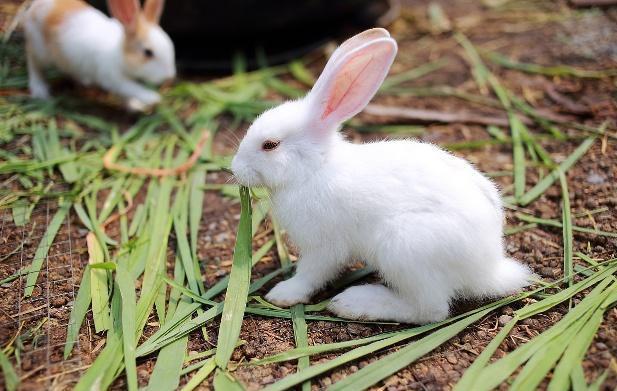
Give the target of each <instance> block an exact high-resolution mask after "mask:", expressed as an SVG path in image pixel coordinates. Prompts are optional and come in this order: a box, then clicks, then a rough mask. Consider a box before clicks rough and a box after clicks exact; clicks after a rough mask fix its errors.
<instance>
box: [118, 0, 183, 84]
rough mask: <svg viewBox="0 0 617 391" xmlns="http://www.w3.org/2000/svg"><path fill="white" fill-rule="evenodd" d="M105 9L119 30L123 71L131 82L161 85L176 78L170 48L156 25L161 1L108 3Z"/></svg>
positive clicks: (162, 32)
mask: <svg viewBox="0 0 617 391" xmlns="http://www.w3.org/2000/svg"><path fill="white" fill-rule="evenodd" d="M107 4H108V8H109V10H110V13H111V14H112V16H113V17H114V18H116V19H117V20H118V21H119V22H120V23H121V24H122V26H123V28H124V32H125V40H124V47H123V50H124V52H123V58H124V68H125V69H124V71H125V73H126V74H127V75H129V76H130V77H131V78H134V79H139V80H143V81H145V82H148V83H153V84H161V83H163V82H164V81H166V80H170V79H173V78H174V77H175V76H176V65H175V52H174V45H173V43H172V41H171V39H170V38H169V36H168V35H167V33H166V32H165V31H163V29H162V28H161V26H160V25H159V21H160V18H161V13H162V12H163V5H164V0H146V2H145V4H144V8H143V10H141V8H140V5H139V0H108V1H107Z"/></svg>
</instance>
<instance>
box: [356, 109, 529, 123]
mask: <svg viewBox="0 0 617 391" xmlns="http://www.w3.org/2000/svg"><path fill="white" fill-rule="evenodd" d="M364 112H365V113H367V114H371V115H377V116H381V117H397V118H405V119H411V120H416V121H422V122H442V123H456V122H462V123H475V124H481V125H498V126H508V118H507V117H506V116H505V115H495V116H487V115H482V114H475V113H469V112H443V111H437V110H425V109H410V108H407V107H396V106H382V105H375V104H370V105H368V106H366V109H364ZM521 119H522V121H523V122H524V123H525V124H527V125H530V124H532V121H531V119H529V118H527V117H521Z"/></svg>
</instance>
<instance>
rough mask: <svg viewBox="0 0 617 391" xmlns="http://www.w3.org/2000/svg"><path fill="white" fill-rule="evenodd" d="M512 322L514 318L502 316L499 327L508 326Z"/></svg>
mask: <svg viewBox="0 0 617 391" xmlns="http://www.w3.org/2000/svg"><path fill="white" fill-rule="evenodd" d="M511 320H512V317H511V316H510V315H501V316H500V317H499V325H500V326H505V325H506V324H508V322H510V321H511Z"/></svg>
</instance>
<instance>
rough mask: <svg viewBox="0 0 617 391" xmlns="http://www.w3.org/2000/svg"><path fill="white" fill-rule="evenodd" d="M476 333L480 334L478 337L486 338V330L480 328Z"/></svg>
mask: <svg viewBox="0 0 617 391" xmlns="http://www.w3.org/2000/svg"><path fill="white" fill-rule="evenodd" d="M476 334H478V338H482V339H484V338H486V331H484V330H479V331H478V332H477V333H476Z"/></svg>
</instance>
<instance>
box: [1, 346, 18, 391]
mask: <svg viewBox="0 0 617 391" xmlns="http://www.w3.org/2000/svg"><path fill="white" fill-rule="evenodd" d="M0 369H2V374H3V375H4V385H5V386H6V389H7V390H8V391H15V390H17V387H18V386H19V377H18V376H17V373H16V372H15V369H14V368H13V366H12V365H11V362H10V361H9V359H8V357H7V356H6V355H5V354H4V351H3V350H2V349H0Z"/></svg>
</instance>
